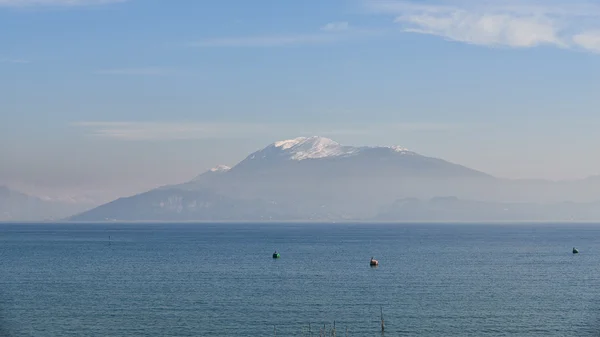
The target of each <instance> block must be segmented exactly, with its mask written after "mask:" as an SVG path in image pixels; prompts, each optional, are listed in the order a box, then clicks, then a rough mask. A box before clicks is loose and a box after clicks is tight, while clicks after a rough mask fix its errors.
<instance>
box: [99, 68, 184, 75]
mask: <svg viewBox="0 0 600 337" xmlns="http://www.w3.org/2000/svg"><path fill="white" fill-rule="evenodd" d="M95 73H96V74H99V75H168V74H171V73H172V71H171V70H170V69H166V68H158V67H146V68H113V69H101V70H97V71H96V72H95Z"/></svg>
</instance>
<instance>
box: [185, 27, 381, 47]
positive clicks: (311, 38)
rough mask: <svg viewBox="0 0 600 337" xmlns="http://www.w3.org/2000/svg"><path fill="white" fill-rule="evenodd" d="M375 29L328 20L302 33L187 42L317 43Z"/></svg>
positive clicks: (199, 44)
mask: <svg viewBox="0 0 600 337" xmlns="http://www.w3.org/2000/svg"><path fill="white" fill-rule="evenodd" d="M375 33H377V32H376V31H372V30H366V29H356V28H353V27H351V26H350V24H349V23H348V22H330V23H327V24H325V25H323V26H322V27H320V29H319V30H318V31H317V32H311V33H304V34H280V35H257V36H237V37H216V38H206V39H201V40H198V41H194V42H191V43H188V45H189V46H190V47H204V48H208V47H281V46H297V45H319V44H327V43H332V42H338V41H342V40H348V39H351V38H356V37H361V36H366V35H373V34H375Z"/></svg>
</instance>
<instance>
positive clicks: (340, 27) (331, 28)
mask: <svg viewBox="0 0 600 337" xmlns="http://www.w3.org/2000/svg"><path fill="white" fill-rule="evenodd" d="M348 29H350V25H349V24H348V22H330V23H328V24H326V25H325V26H323V27H321V30H322V31H325V32H343V31H346V30H348Z"/></svg>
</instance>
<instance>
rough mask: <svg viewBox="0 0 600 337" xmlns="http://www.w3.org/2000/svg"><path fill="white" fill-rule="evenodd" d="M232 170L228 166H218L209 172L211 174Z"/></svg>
mask: <svg viewBox="0 0 600 337" xmlns="http://www.w3.org/2000/svg"><path fill="white" fill-rule="evenodd" d="M229 170H231V167H229V166H227V165H217V166H215V167H213V168H211V169H210V170H209V171H210V172H227V171H229Z"/></svg>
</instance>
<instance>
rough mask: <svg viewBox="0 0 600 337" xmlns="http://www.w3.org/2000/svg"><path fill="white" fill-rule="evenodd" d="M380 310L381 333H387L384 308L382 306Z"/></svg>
mask: <svg viewBox="0 0 600 337" xmlns="http://www.w3.org/2000/svg"><path fill="white" fill-rule="evenodd" d="M380 309H381V333H384V331H385V324H384V322H383V306H381V307H380Z"/></svg>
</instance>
